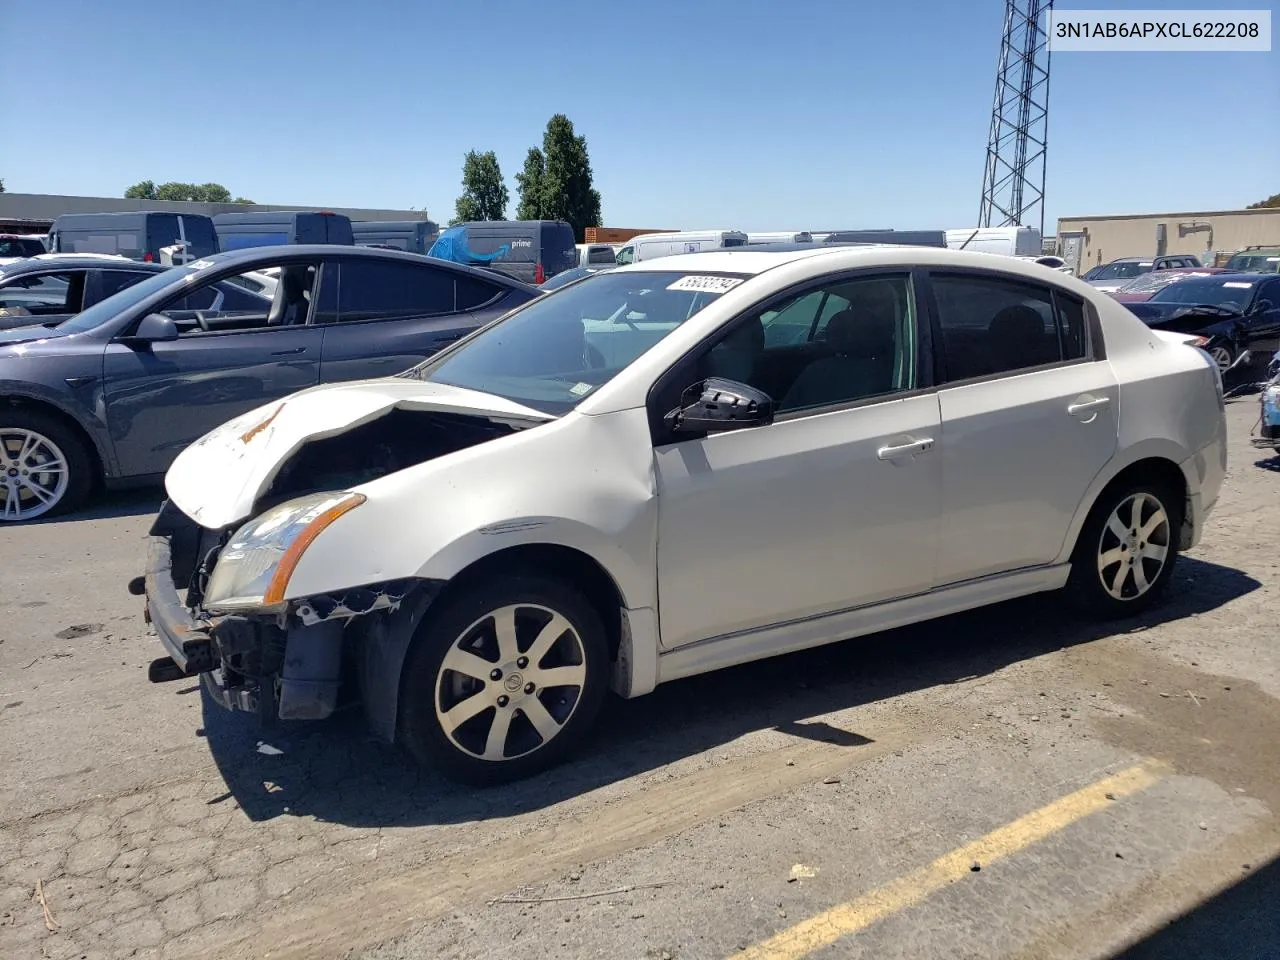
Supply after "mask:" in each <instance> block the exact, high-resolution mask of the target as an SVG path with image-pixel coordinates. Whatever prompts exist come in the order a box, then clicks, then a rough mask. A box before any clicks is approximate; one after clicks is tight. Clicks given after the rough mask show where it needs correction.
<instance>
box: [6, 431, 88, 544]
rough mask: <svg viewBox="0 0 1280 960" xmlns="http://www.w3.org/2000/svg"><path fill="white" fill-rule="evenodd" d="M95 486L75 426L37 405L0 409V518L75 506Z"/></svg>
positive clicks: (30, 517) (25, 517) (50, 512)
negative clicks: (31, 408)
mask: <svg viewBox="0 0 1280 960" xmlns="http://www.w3.org/2000/svg"><path fill="white" fill-rule="evenodd" d="M92 486H93V459H92V457H91V456H90V454H89V451H88V449H87V448H86V447H85V444H84V441H82V440H81V439H80V437H79V436H77V435H76V433H75V431H73V430H71V429H70V428H68V427H67V426H66V425H65V424H63V423H62V422H61V421H59V420H57V419H56V418H54V417H50V416H48V415H47V414H44V413H40V412H38V411H33V410H24V409H22V408H20V407H19V408H16V409H15V408H11V409H8V410H3V411H0V523H19V522H22V521H24V520H34V519H36V518H37V517H43V516H51V515H53V514H58V513H65V512H67V511H69V510H74V509H76V508H77V507H79V506H80V505H81V504H82V503H84V501H85V498H86V497H88V495H89V491H90V489H91V488H92Z"/></svg>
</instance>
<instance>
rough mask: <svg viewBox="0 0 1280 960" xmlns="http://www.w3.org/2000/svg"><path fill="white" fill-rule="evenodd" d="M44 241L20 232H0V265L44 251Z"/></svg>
mask: <svg viewBox="0 0 1280 960" xmlns="http://www.w3.org/2000/svg"><path fill="white" fill-rule="evenodd" d="M45 252H46V251H45V246H44V241H43V240H41V239H40V238H39V237H37V236H33V235H30V234H21V233H0V266H4V265H5V264H6V263H12V262H13V261H15V260H24V259H26V258H27V257H34V256H38V255H39V254H42V253H45Z"/></svg>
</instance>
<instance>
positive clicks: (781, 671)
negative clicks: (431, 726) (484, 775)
mask: <svg viewBox="0 0 1280 960" xmlns="http://www.w3.org/2000/svg"><path fill="white" fill-rule="evenodd" d="M1256 411H1257V403H1256V399H1255V398H1244V399H1242V400H1240V401H1238V402H1234V403H1232V404H1231V405H1230V408H1229V411H1228V415H1229V420H1230V424H1231V430H1232V451H1231V469H1230V474H1229V477H1228V481H1227V486H1226V488H1225V491H1224V495H1223V499H1222V501H1221V502H1220V504H1219V506H1218V508H1217V510H1216V511H1215V513H1214V515H1213V517H1212V518H1211V521H1210V525H1209V529H1208V532H1207V534H1206V537H1205V539H1204V542H1203V543H1202V544H1201V545H1200V546H1199V547H1198V548H1197V549H1196V550H1195V551H1193V553H1192V554H1191V555H1189V556H1187V557H1185V558H1183V561H1182V562H1181V564H1180V567H1179V569H1178V571H1177V572H1176V575H1175V582H1174V583H1173V584H1172V590H1171V594H1170V597H1169V599H1168V600H1167V602H1166V603H1164V604H1163V605H1161V606H1160V607H1159V609H1157V610H1155V611H1153V612H1152V613H1151V614H1149V615H1148V616H1147V617H1146V618H1144V619H1142V620H1141V621H1138V622H1136V623H1129V624H1126V625H1124V626H1123V627H1121V628H1119V629H1117V628H1115V627H1114V626H1110V627H1098V626H1096V625H1090V624H1083V623H1081V622H1079V621H1077V620H1075V619H1073V618H1071V617H1070V616H1069V615H1067V614H1066V613H1065V612H1064V610H1063V608H1062V607H1061V606H1060V605H1059V604H1058V602H1057V601H1056V599H1055V598H1052V597H1039V598H1030V599H1027V600H1022V601H1016V602H1013V603H1008V604H1003V605H1000V606H999V607H995V608H990V609H987V610H982V611H975V612H973V613H969V614H964V615H961V616H957V617H951V618H947V619H945V620H940V621H936V622H933V623H929V624H924V625H920V626H917V627H912V628H908V629H903V630H895V631H892V632H889V633H884V634H879V635H877V636H874V637H869V638H865V639H862V640H857V641H851V642H849V643H846V644H840V645H836V646H832V647H827V648H823V649H820V650H814V651H809V652H806V653H803V654H797V655H793V656H788V657H784V658H779V659H776V660H772V661H768V662H764V663H757V664H751V665H747V666H745V667H740V668H736V669H734V670H729V671H724V672H721V673H719V674H715V675H711V676H706V677H698V678H693V679H690V680H687V681H681V682H678V683H674V684H671V685H668V686H664V687H662V688H660V689H659V690H658V691H657V692H655V693H654V694H653V695H652V696H649V697H646V698H642V699H640V700H636V701H631V702H620V701H615V702H613V703H611V704H610V706H609V707H608V709H607V711H606V713H605V716H604V717H603V719H602V722H601V729H600V732H599V735H598V736H597V737H596V738H595V739H594V741H593V742H592V743H591V744H590V746H589V747H588V748H587V749H586V751H585V752H584V753H583V754H582V755H581V756H580V757H579V758H578V759H577V760H575V761H574V762H572V763H570V764H568V765H566V766H564V767H562V768H560V769H558V770H556V771H554V772H552V773H549V774H546V775H543V776H540V777H537V778H534V779H532V780H530V781H527V782H524V783H521V784H517V785H514V786H511V787H506V788H501V789H497V790H489V791H479V792H477V791H472V790H467V789H464V788H461V787H457V786H454V785H451V784H449V783H446V782H444V781H442V780H440V779H438V778H437V777H435V776H434V775H432V774H431V773H429V772H426V771H422V770H419V769H418V768H417V767H416V766H415V765H414V764H413V763H412V761H411V760H410V759H409V757H408V756H407V754H405V753H403V752H402V751H400V750H399V749H396V748H393V747H388V746H386V745H384V744H380V743H378V742H376V741H374V740H372V739H371V738H370V737H369V736H368V735H367V734H366V733H365V731H364V729H363V728H362V726H361V724H360V722H359V719H358V717H355V716H347V717H340V718H337V719H335V720H333V721H331V722H327V723H324V724H318V725H304V726H300V727H296V728H295V727H285V728H283V729H281V730H278V731H274V732H272V734H271V735H270V738H269V740H264V739H263V737H262V735H261V734H260V733H259V732H258V731H256V730H255V729H254V728H253V725H252V723H251V722H248V721H247V719H246V718H244V717H239V716H230V715H227V714H224V713H222V712H221V711H220V710H218V708H216V707H214V706H211V705H210V704H208V703H206V702H205V701H204V700H203V698H202V696H201V694H200V692H199V690H198V688H197V687H196V685H195V684H194V683H188V682H182V681H180V682H177V683H172V684H166V685H159V686H156V685H151V684H148V683H147V682H146V665H147V664H148V663H149V662H150V660H151V659H152V658H153V657H155V656H157V655H159V652H160V651H159V647H158V645H157V643H156V641H155V640H154V639H153V638H152V637H150V635H149V633H148V631H147V628H146V627H145V625H144V624H143V622H142V618H141V610H140V604H139V601H138V600H137V598H134V597H130V596H129V595H128V594H127V592H126V591H125V584H126V582H127V581H128V580H129V579H130V577H132V576H134V575H135V574H137V573H138V572H140V570H141V562H142V556H141V550H142V547H141V538H142V535H143V534H144V532H145V530H146V527H147V525H148V524H149V521H150V517H151V515H152V514H153V512H154V510H155V508H156V505H157V501H156V499H155V495H154V494H152V493H143V494H135V495H130V496H126V497H116V498H113V499H112V500H111V501H109V504H108V505H107V506H105V507H102V508H100V509H98V510H97V511H95V512H93V513H91V514H86V515H82V516H77V517H73V518H70V519H63V520H58V521H50V522H48V523H37V524H32V525H29V526H24V527H16V528H5V529H4V530H3V533H0V598H3V599H2V600H0V769H2V770H3V771H4V772H5V776H4V777H3V778H0V956H3V957H5V958H9V957H13V958H17V960H25V958H28V957H29V958H44V957H52V958H62V957H66V958H86V960H88V958H116V957H151V958H155V957H163V958H169V957H188V956H193V957H215V956H216V957H218V958H220V960H221V958H226V957H229V956H233V957H254V956H271V957H299V958H301V957H306V958H318V957H330V956H332V957H364V958H366V960H393V958H420V957H442V958H443V957H448V958H454V957H457V958H482V957H484V958H487V957H499V956H510V955H522V956H548V957H550V956H554V957H597V956H608V957H611V958H614V957H617V958H628V957H637V958H655V960H660V958H663V957H667V958H671V960H676V958H679V960H686V958H702V957H708V958H711V957H727V956H731V955H733V954H734V953H735V952H737V951H738V950H740V949H744V948H749V947H751V946H752V945H753V944H757V943H760V942H761V941H764V940H767V939H768V938H770V937H773V936H774V935H775V934H778V933H780V932H782V931H786V930H787V929H788V928H790V927H792V926H793V925H795V924H798V923H801V922H802V921H804V920H805V919H806V918H808V917H810V916H813V915H815V914H820V913H823V912H824V911H829V910H833V908H835V910H834V912H833V913H832V914H831V916H833V917H837V918H839V922H840V923H844V924H845V925H846V927H845V929H850V930H853V931H854V932H851V933H849V934H848V935H846V936H844V937H843V938H842V939H839V940H837V941H835V942H834V943H831V944H829V945H826V946H821V945H819V949H817V950H816V952H815V953H813V955H814V956H818V957H824V958H825V957H846V956H866V957H875V958H877V960H879V958H892V957H935V956H936V957H947V958H955V957H1017V958H1027V960H1031V958H1037V960H1039V958H1048V957H1063V958H1067V957H1070V958H1079V957H1086V956H1099V957H1108V956H1117V955H1120V954H1121V953H1124V955H1125V956H1128V957H1132V958H1141V960H1145V958H1148V957H1164V956H1184V955H1185V956H1215V957H1216V956H1239V957H1249V958H1259V957H1273V956H1280V910H1276V908H1275V904H1276V903H1277V902H1280V880H1278V879H1277V875H1278V873H1280V868H1278V867H1277V863H1280V861H1277V859H1276V857H1277V853H1278V852H1280V826H1278V824H1277V820H1276V817H1275V814H1274V811H1276V810H1278V809H1280V750H1277V749H1276V746H1275V745H1276V743H1277V742H1280V703H1278V702H1277V698H1280V653H1277V649H1276V636H1277V630H1276V625H1275V611H1276V603H1275V595H1274V594H1275V591H1276V590H1277V587H1278V585H1280V549H1278V548H1280V534H1277V530H1276V524H1275V522H1274V517H1273V515H1272V514H1271V513H1270V510H1271V509H1273V508H1274V504H1275V503H1276V500H1277V495H1276V492H1277V486H1276V484H1277V482H1280V481H1278V478H1277V475H1276V473H1277V470H1280V461H1276V460H1269V459H1267V458H1265V457H1264V456H1263V455H1262V454H1260V453H1259V452H1258V451H1254V450H1252V449H1251V448H1250V447H1249V445H1248V439H1247V438H1248V432H1249V428H1250V426H1251V425H1252V423H1253V421H1254V420H1255V419H1256ZM1153 758H1154V760H1155V761H1158V762H1155V763H1152V762H1151V761H1152V760H1153ZM1135 764H1148V766H1146V767H1144V768H1143V769H1144V770H1149V771H1150V772H1149V773H1144V774H1143V776H1144V777H1147V778H1148V780H1149V782H1147V781H1146V780H1144V781H1143V782H1144V784H1145V785H1144V786H1143V787H1142V789H1139V790H1135V791H1134V792H1132V793H1127V794H1124V795H1117V796H1116V798H1115V799H1114V801H1109V802H1108V804H1107V805H1106V806H1105V808H1103V809H1100V810H1098V811H1097V812H1093V813H1090V814H1089V815H1087V816H1080V817H1079V818H1077V819H1075V820H1073V821H1072V822H1069V823H1065V824H1063V825H1061V828H1060V829H1054V830H1052V831H1051V832H1049V833H1047V834H1045V835H1043V836H1041V837H1039V838H1038V839H1035V840H1034V842H1030V841H1028V842H1022V841H1019V842H1018V843H1017V844H1014V848H1011V849H1010V850H1008V851H1007V853H1006V854H1004V855H1001V856H999V857H997V858H994V859H992V860H991V862H988V863H985V864H983V863H978V864H976V865H977V866H978V867H979V868H980V869H979V870H977V871H969V870H966V871H964V876H963V877H960V878H952V879H951V881H950V882H946V883H944V884H941V885H937V884H935V885H934V887H931V888H928V889H925V888H923V887H921V886H920V883H921V881H920V877H921V876H928V875H930V874H929V870H933V869H935V868H936V864H938V863H944V862H946V855H947V854H948V853H949V852H951V851H954V850H957V849H958V848H962V847H965V845H966V844H971V843H974V842H975V841H979V840H980V838H984V837H990V836H992V832H993V831H997V832H999V831H1001V830H1004V831H1005V832H1004V833H1002V834H999V835H1000V836H1009V835H1013V834H1017V835H1018V836H1021V834H1020V833H1018V830H1019V829H1021V828H1019V827H1017V825H1018V824H1023V823H1025V822H1026V818H1027V815H1028V814H1030V813H1032V812H1033V811H1037V810H1041V809H1044V808H1046V805H1051V804H1053V803H1055V801H1059V800H1060V798H1063V797H1065V796H1068V795H1074V792H1075V791H1078V790H1081V789H1082V788H1088V787H1089V785H1090V784H1094V783H1097V782H1098V781H1100V780H1102V779H1103V778H1106V777H1109V776H1112V775H1115V774H1116V773H1117V772H1122V771H1126V770H1130V769H1131V768H1132V767H1133V766H1134V765H1135ZM1121 775H1122V776H1123V775H1124V774H1123V773H1122V774H1121ZM1010 824H1014V827H1009V826H1008V825H1010ZM1009 831H1013V834H1010V833H1009ZM1024 839H1025V838H1024ZM931 864H934V865H935V867H930V865H931ZM797 866H799V867H800V868H802V869H800V870H799V871H795V872H797V873H799V874H801V875H800V876H798V877H797V878H796V879H792V875H793V868H795V867H797ZM922 871H923V873H922ZM37 881H39V883H40V887H41V891H42V893H43V896H44V901H45V904H46V905H47V906H48V910H49V916H48V920H49V922H48V923H46V917H45V914H44V910H43V909H42V907H41V905H40V902H39V900H38V898H37V897H36V896H35V895H34V892H35V889H36V885H37ZM922 891H923V892H922ZM552 898H571V899H552ZM513 900H514V901H520V900H524V901H536V902H511V901H513ZM842 904H847V905H848V906H845V907H841V906H840V905H842ZM50 926H52V927H53V928H54V929H53V930H50V929H49V927H50ZM779 949H780V950H781V951H782V952H775V953H773V954H770V955H773V956H779V957H782V956H799V955H801V953H798V952H796V949H795V948H794V946H792V947H786V946H784V947H781V948H779Z"/></svg>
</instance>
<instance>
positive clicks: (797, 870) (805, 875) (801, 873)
mask: <svg viewBox="0 0 1280 960" xmlns="http://www.w3.org/2000/svg"><path fill="white" fill-rule="evenodd" d="M817 875H818V871H817V870H815V869H814V868H813V867H807V866H805V865H804V864H803V863H797V864H795V865H794V866H793V867H792V868H791V875H790V876H788V877H787V883H795V882H796V881H797V880H812V879H813V878H814V877H816V876H817Z"/></svg>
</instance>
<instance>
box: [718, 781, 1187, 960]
mask: <svg viewBox="0 0 1280 960" xmlns="http://www.w3.org/2000/svg"><path fill="white" fill-rule="evenodd" d="M1166 771H1167V767H1165V766H1164V765H1162V764H1158V763H1155V762H1149V763H1142V764H1138V765H1137V766H1133V767H1130V768H1129V769H1127V770H1122V771H1120V772H1119V773H1117V774H1115V775H1114V776H1111V777H1107V778H1106V779H1105V780H1099V781H1098V782H1097V783H1093V784H1090V785H1089V786H1087V787H1083V788H1082V789H1080V790H1077V791H1076V792H1075V793H1069V794H1067V795H1066V796H1065V797H1062V798H1060V799H1058V800H1055V801H1053V803H1051V804H1049V805H1048V806H1044V807H1041V808H1040V809H1039V810H1034V811H1032V812H1031V813H1028V814H1027V815H1026V816H1024V817H1019V818H1018V819H1017V820H1014V821H1013V822H1012V823H1008V824H1005V825H1004V826H1003V827H999V828H997V829H996V830H993V831H991V833H988V834H987V835H986V836H984V837H981V838H979V839H977V840H975V841H973V842H972V843H968V844H965V845H964V846H963V847H960V848H958V849H956V850H952V851H951V852H950V853H948V854H944V855H943V856H941V857H939V858H938V859H937V860H935V861H933V863H930V864H929V865H927V866H924V867H921V868H920V869H918V870H913V871H912V872H911V873H908V874H907V875H905V876H902V877H898V878H897V879H895V880H891V881H889V882H888V883H886V884H885V885H884V886H882V887H878V888H876V889H875V890H872V891H870V892H869V893H865V894H863V895H862V896H860V897H857V898H856V899H853V900H850V901H848V902H847V903H842V904H840V905H839V906H837V907H832V908H831V909H830V910H827V911H825V912H823V913H820V914H818V915H817V916H814V917H810V918H809V919H808V920H802V921H801V922H800V923H797V924H796V925H795V926H794V927H790V928H789V929H787V930H783V931H782V932H781V933H778V934H775V935H774V936H772V937H770V938H769V939H768V940H765V941H763V942H761V943H758V944H756V945H755V946H754V947H750V948H749V949H747V950H744V951H741V952H739V953H735V954H734V955H733V960H796V958H798V957H804V956H807V955H808V954H810V953H813V952H814V951H815V950H821V949H822V948H823V947H828V946H830V945H831V944H833V943H835V942H836V941H837V940H839V939H840V938H841V937H845V936H848V935H849V934H851V933H857V932H858V931H859V930H865V929H866V928H867V927H869V926H871V925H872V924H873V923H876V922H877V921H879V920H883V919H884V918H885V917H888V916H890V915H892V914H894V913H897V912H898V911H900V910H904V909H906V908H907V907H910V906H914V905H915V904H917V903H919V902H920V901H922V900H924V899H925V898H926V897H928V896H929V895H930V894H932V893H935V892H936V891H938V890H941V889H942V888H943V887H945V886H946V885H947V884H949V883H954V882H955V881H956V880H960V879H962V878H963V877H967V876H969V875H970V873H971V871H970V867H971V866H972V865H973V864H974V863H975V862H977V863H980V864H982V865H983V866H986V865H987V864H989V863H992V862H993V861H996V860H999V859H1001V858H1003V857H1007V856H1009V855H1010V854H1014V853H1017V852H1018V851H1019V850H1024V849H1026V848H1027V847H1029V846H1031V845H1032V844H1033V843H1036V842H1037V841H1039V840H1043V839H1045V838H1046V837H1049V836H1052V835H1053V834H1055V833H1057V832H1059V831H1060V830H1063V829H1065V828H1066V827H1069V826H1070V825H1071V824H1073V823H1075V822H1076V821H1078V820H1083V819H1084V818H1085V817H1087V816H1089V815H1090V814H1093V813H1097V812H1098V811H1099V810H1102V809H1104V808H1105V807H1107V806H1108V805H1109V804H1110V803H1111V802H1112V800H1111V799H1110V798H1108V796H1107V794H1110V795H1111V797H1113V798H1115V799H1117V800H1118V799H1120V798H1121V797H1124V796H1128V795H1130V794H1134V793H1137V792H1138V791H1140V790H1145V789H1146V788H1147V787H1149V786H1151V785H1152V784H1154V783H1156V782H1157V781H1158V780H1159V779H1160V777H1161V775H1162V774H1163V773H1165V772H1166Z"/></svg>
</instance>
